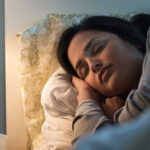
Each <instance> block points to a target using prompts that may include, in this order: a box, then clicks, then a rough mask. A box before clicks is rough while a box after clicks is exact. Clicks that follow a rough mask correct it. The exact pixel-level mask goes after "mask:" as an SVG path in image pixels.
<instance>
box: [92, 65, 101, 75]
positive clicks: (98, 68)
mask: <svg viewBox="0 0 150 150" xmlns="http://www.w3.org/2000/svg"><path fill="white" fill-rule="evenodd" d="M101 66H102V64H101V63H93V64H92V65H91V70H92V71H93V72H94V73H97V72H98V71H99V70H100V68H101Z"/></svg>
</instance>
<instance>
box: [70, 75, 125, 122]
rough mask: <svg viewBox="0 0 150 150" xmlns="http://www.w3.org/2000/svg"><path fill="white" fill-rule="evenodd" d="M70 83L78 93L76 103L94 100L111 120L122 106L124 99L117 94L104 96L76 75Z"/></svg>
mask: <svg viewBox="0 0 150 150" xmlns="http://www.w3.org/2000/svg"><path fill="white" fill-rule="evenodd" d="M72 83H73V84H74V86H75V88H76V89H77V91H78V93H79V94H78V97H77V101H78V104H80V103H81V102H82V101H85V100H88V99H91V100H94V101H96V102H97V104H98V105H99V106H100V107H101V108H102V110H103V112H104V114H105V115H106V116H107V117H108V118H109V119H110V120H111V121H112V122H113V116H114V113H115V112H116V111H117V110H119V109H120V108H121V107H123V106H124V103H125V101H124V100H123V99H122V98H120V97H118V96H114V97H112V98H105V97H104V96H102V95H101V94H100V93H98V92H96V91H95V90H94V89H93V88H92V87H91V86H90V85H89V84H88V83H86V82H85V81H83V80H81V79H79V78H77V77H74V76H73V77H72ZM104 101H105V103H104Z"/></svg>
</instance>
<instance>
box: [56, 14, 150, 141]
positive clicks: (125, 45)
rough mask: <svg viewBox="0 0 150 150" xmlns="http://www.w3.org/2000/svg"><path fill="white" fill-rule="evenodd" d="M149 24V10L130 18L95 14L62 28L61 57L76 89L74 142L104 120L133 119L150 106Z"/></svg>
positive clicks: (61, 61)
mask: <svg viewBox="0 0 150 150" xmlns="http://www.w3.org/2000/svg"><path fill="white" fill-rule="evenodd" d="M149 25H150V15H146V14H140V15H136V16H134V17H132V18H131V21H126V20H123V19H119V18H116V17H108V16H92V17H89V18H87V19H85V20H83V21H82V22H81V23H80V24H78V25H74V26H72V27H70V28H68V29H67V30H65V31H64V33H63V34H62V36H61V39H60V42H59V45H58V50H57V57H58V60H59V62H60V64H61V66H62V67H63V68H64V69H65V70H66V71H67V72H68V73H69V74H71V75H72V82H73V84H74V86H75V88H76V89H77V91H78V97H77V101H78V107H77V110H76V114H75V118H74V121H73V130H74V140H73V144H74V143H75V144H76V143H77V142H76V141H77V140H78V139H79V138H80V137H82V136H84V135H86V134H88V133H94V132H95V131H96V130H97V129H99V128H100V127H102V126H106V125H111V124H113V123H123V122H126V121H129V120H131V119H133V118H135V117H136V116H138V115H139V114H140V113H141V112H142V111H143V110H144V109H146V108H147V107H148V106H149V104H150V67H149V66H150V54H149V53H150V33H148V34H147V31H148V27H149ZM147 35H148V36H147ZM146 37H147V40H146Z"/></svg>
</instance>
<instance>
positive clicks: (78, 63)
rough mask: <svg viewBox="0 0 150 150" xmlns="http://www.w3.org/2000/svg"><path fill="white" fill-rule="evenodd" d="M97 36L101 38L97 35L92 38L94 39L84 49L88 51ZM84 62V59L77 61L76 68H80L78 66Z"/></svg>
mask: <svg viewBox="0 0 150 150" xmlns="http://www.w3.org/2000/svg"><path fill="white" fill-rule="evenodd" d="M97 38H99V37H98V36H96V37H94V38H92V39H91V40H90V41H89V42H88V44H87V45H86V47H85V48H84V51H87V50H88V49H89V48H90V47H91V45H92V43H93V41H94V40H95V39H97ZM82 62H83V60H82V59H80V60H79V61H78V62H77V64H76V66H75V70H76V71H77V70H78V68H79V67H80V65H81V63H82Z"/></svg>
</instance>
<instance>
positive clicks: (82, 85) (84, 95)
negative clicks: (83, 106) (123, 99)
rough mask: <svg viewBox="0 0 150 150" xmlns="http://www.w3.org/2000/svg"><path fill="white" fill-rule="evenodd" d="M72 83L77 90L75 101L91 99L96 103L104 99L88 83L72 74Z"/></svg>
mask: <svg viewBox="0 0 150 150" xmlns="http://www.w3.org/2000/svg"><path fill="white" fill-rule="evenodd" d="M72 83H73V84H74V86H75V88H76V89H77V91H78V97H77V101H78V104H80V103H81V102H82V101H84V100H88V99H92V100H94V101H96V102H97V103H98V104H100V103H101V102H103V101H104V97H103V96H102V95H101V94H99V93H98V92H96V91H95V90H94V89H93V88H92V87H91V86H90V85H89V84H88V83H86V82H85V81H83V80H81V79H79V78H77V77H75V76H73V77H72Z"/></svg>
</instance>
